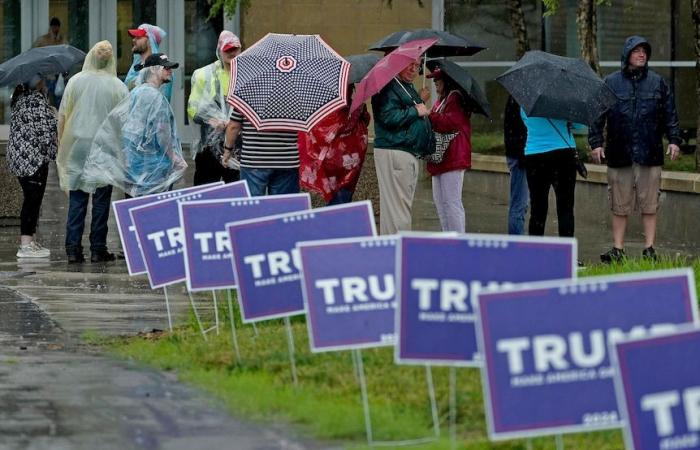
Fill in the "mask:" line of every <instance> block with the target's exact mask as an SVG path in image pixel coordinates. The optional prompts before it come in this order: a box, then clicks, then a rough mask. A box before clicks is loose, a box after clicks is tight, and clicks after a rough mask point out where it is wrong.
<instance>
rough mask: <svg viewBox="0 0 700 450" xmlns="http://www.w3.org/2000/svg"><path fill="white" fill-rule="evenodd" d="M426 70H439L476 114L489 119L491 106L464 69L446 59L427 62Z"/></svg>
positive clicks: (476, 83) (477, 84)
mask: <svg viewBox="0 0 700 450" xmlns="http://www.w3.org/2000/svg"><path fill="white" fill-rule="evenodd" d="M428 68H429V69H430V70H431V71H433V70H435V69H440V71H441V72H442V74H443V76H446V77H448V78H450V79H451V80H452V81H454V83H455V84H456V85H457V86H458V87H459V88H460V89H461V90H462V91H463V92H464V94H465V95H466V99H467V102H468V103H469V105H470V106H471V107H472V110H473V111H474V112H475V113H477V114H482V115H484V116H486V117H489V118H490V117H491V106H490V105H489V101H488V99H487V98H486V95H484V91H482V90H481V87H479V83H478V82H477V81H476V80H475V79H474V77H472V75H471V74H470V73H469V72H467V70H466V69H465V68H464V67H461V66H459V65H457V64H455V63H454V62H452V61H448V60H446V59H440V60H433V61H428Z"/></svg>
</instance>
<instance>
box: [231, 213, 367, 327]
mask: <svg viewBox="0 0 700 450" xmlns="http://www.w3.org/2000/svg"><path fill="white" fill-rule="evenodd" d="M226 228H227V230H228V232H229V238H230V241H231V249H232V251H233V260H232V261H233V271H234V274H235V275H236V285H237V286H238V300H239V302H240V304H241V316H242V317H243V320H244V321H245V322H255V321H260V320H267V319H272V318H275V317H287V316H292V315H296V314H303V313H304V300H303V298H302V294H301V283H300V282H299V280H300V278H301V277H300V274H299V266H300V262H299V253H298V251H297V249H296V245H297V243H298V242H303V241H315V240H322V239H336V238H348V237H360V236H374V234H375V225H374V215H373V214H372V206H371V204H370V203H369V202H368V201H365V202H354V203H349V204H346V205H339V206H328V207H325V208H318V209H313V210H310V211H307V212H301V213H289V214H280V215H277V216H270V217H266V218H261V219H254V220H247V221H242V222H236V223H233V224H228V225H227V226H226Z"/></svg>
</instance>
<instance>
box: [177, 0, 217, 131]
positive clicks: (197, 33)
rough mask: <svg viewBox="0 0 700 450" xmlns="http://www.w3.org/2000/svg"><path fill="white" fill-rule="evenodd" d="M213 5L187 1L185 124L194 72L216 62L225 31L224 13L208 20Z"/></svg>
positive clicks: (198, 1) (206, 2)
mask: <svg viewBox="0 0 700 450" xmlns="http://www.w3.org/2000/svg"><path fill="white" fill-rule="evenodd" d="M210 8H211V5H210V4H209V1H208V0H185V63H184V67H183V66H181V67H183V69H184V70H183V72H182V76H184V77H185V112H184V115H185V124H189V117H187V99H188V98H190V80H191V79H192V72H194V71H195V70H197V69H199V68H200V67H203V66H206V65H207V64H210V63H212V62H214V61H216V43H217V41H218V40H219V34H220V33H221V31H223V29H224V17H223V13H219V14H218V15H217V16H216V17H213V18H211V19H208V17H209V10H210Z"/></svg>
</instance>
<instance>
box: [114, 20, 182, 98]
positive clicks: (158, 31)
mask: <svg viewBox="0 0 700 450" xmlns="http://www.w3.org/2000/svg"><path fill="white" fill-rule="evenodd" d="M138 28H139V29H140V30H144V31H145V32H146V35H147V37H148V44H149V45H150V46H151V54H154V53H160V50H159V46H160V43H161V42H163V39H165V37H166V36H167V35H168V33H166V32H165V30H164V29H162V28H161V27H158V26H156V25H151V24H148V23H142V24H141V25H139V26H138ZM142 62H143V61H141V55H140V54H138V53H134V59H133V61H132V63H131V67H130V68H129V73H127V74H126V78H125V79H124V84H126V86H127V87H128V88H129V90H131V89H133V88H134V87H135V86H136V79H137V78H138V74H139V71H138V70H136V69H135V68H134V66H135V65H136V64H141V63H142ZM174 82H175V78H174V75H173V79H172V80H170V83H166V84H163V85H162V86H161V87H160V90H161V92H162V93H163V95H165V98H167V99H168V101H170V99H171V98H172V95H173V83H174Z"/></svg>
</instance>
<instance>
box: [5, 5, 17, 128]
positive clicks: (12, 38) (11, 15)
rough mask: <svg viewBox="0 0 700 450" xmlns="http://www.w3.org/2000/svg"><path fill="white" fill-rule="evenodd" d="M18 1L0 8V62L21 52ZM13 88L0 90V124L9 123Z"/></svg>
mask: <svg viewBox="0 0 700 450" xmlns="http://www.w3.org/2000/svg"><path fill="white" fill-rule="evenodd" d="M21 22H22V21H21V9H20V0H5V1H4V2H3V3H2V8H0V36H2V38H1V39H0V61H6V60H8V59H10V58H12V57H13V56H16V55H18V54H19V53H20V51H21V50H22V47H21V42H20V39H21V35H20V31H21V30H20V23H21ZM12 89H13V87H12V86H10V87H6V88H0V124H3V125H6V124H9V123H10V95H12Z"/></svg>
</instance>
